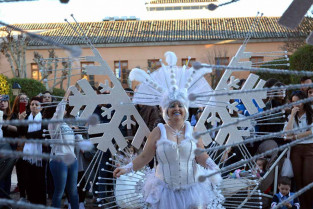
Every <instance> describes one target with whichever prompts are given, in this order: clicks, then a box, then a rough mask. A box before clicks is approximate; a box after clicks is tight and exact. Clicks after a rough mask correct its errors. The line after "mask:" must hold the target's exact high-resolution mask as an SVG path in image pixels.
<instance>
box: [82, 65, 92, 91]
mask: <svg viewBox="0 0 313 209" xmlns="http://www.w3.org/2000/svg"><path fill="white" fill-rule="evenodd" d="M87 65H94V62H81V63H80V67H81V72H82V79H86V80H87V81H89V83H90V85H91V86H95V76H94V75H87V74H86V73H85V72H83V71H85V70H86V66H87Z"/></svg>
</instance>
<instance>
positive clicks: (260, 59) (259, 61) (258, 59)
mask: <svg viewBox="0 0 313 209" xmlns="http://www.w3.org/2000/svg"><path fill="white" fill-rule="evenodd" d="M250 61H251V62H252V65H253V67H260V66H261V65H262V64H263V63H262V62H264V57H261V56H254V57H250Z"/></svg>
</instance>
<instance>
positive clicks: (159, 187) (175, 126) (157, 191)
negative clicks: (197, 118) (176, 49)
mask: <svg viewBox="0 0 313 209" xmlns="http://www.w3.org/2000/svg"><path fill="white" fill-rule="evenodd" d="M168 53H171V52H168ZM169 56H171V57H170V60H168V56H167V62H168V64H169V66H163V68H168V69H160V70H168V75H165V76H166V79H165V80H168V81H169V83H170V85H168V86H169V88H168V89H161V88H158V87H159V86H162V83H160V82H158V80H157V77H155V76H157V75H152V74H151V75H149V76H148V77H147V75H143V73H144V72H142V71H140V70H139V69H136V70H133V71H132V73H133V75H130V77H132V76H135V77H136V80H137V79H138V78H139V77H140V76H143V77H145V79H143V80H140V79H138V80H139V81H141V82H142V85H143V86H141V87H140V88H139V89H138V91H137V92H136V93H137V95H140V94H145V93H144V91H147V86H154V88H152V89H155V91H154V92H151V91H150V94H151V95H156V94H157V93H158V92H159V93H160V94H162V97H161V98H160V100H159V103H158V104H159V105H161V107H162V109H163V118H164V120H165V121H166V124H158V126H157V127H156V128H155V129H154V130H153V131H152V132H151V134H150V136H149V137H148V140H147V142H146V144H145V148H144V150H143V152H142V153H141V154H140V155H139V156H138V157H137V158H135V159H134V160H133V161H132V162H131V163H129V164H128V165H126V166H123V167H119V168H116V169H115V170H114V172H113V175H114V177H117V178H118V177H120V176H121V175H123V174H127V173H130V172H133V171H138V170H140V169H142V168H143V167H144V166H145V165H146V164H148V163H149V162H150V161H151V160H152V159H153V157H154V156H155V155H156V157H157V161H158V165H157V167H156V170H155V172H152V174H151V175H148V176H147V178H146V179H145V182H144V184H143V188H142V190H143V191H142V193H143V197H144V202H145V204H146V205H147V207H148V208H155V209H163V208H171V209H189V208H212V209H213V208H222V206H221V204H222V201H223V199H224V198H223V196H222V195H221V194H220V192H219V191H218V190H217V184H218V182H219V181H220V180H221V178H220V176H214V178H211V179H208V180H206V181H204V182H199V181H198V177H199V175H201V174H208V173H210V172H212V171H216V170H218V169H219V167H218V166H217V165H216V164H215V163H214V161H213V160H212V159H211V158H210V157H209V156H208V155H207V154H206V153H202V154H201V155H199V156H196V155H195V150H196V149H197V148H203V143H202V141H201V139H199V140H196V139H194V138H193V136H192V132H193V128H192V127H191V125H190V123H189V122H187V121H186V119H187V118H188V107H189V105H190V103H191V102H190V101H189V100H188V95H190V92H189V88H188V87H190V86H191V85H192V80H196V79H195V77H196V76H195V74H196V73H195V70H191V69H189V70H190V72H191V74H190V73H189V75H191V78H192V77H194V78H192V79H189V78H188V75H187V74H188V73H187V71H186V69H185V68H184V67H183V68H178V67H177V66H174V65H175V64H176V62H175V63H174V62H173V59H174V61H175V58H176V56H175V57H174V58H173V54H170V55H169ZM176 61H177V58H176ZM136 71H137V72H136ZM193 71H194V72H193ZM165 72H166V71H165ZM162 73H163V74H164V72H162ZM206 73H207V72H206ZM185 74H186V75H185ZM203 74H204V72H202V73H200V74H199V75H198V78H199V79H198V80H200V81H201V79H202V78H201V77H202V76H203ZM150 76H151V77H150ZM182 76H184V77H185V76H187V78H184V77H182ZM159 77H160V75H159ZM150 78H151V80H150ZM167 78H168V79H167ZM160 79H161V80H164V79H162V78H160ZM144 80H146V81H147V82H146V86H145V85H144V84H145V82H144ZM177 81H178V82H177ZM202 82H205V83H206V81H203V80H202ZM201 84H204V83H199V85H200V86H201V87H199V88H196V90H197V91H199V90H203V87H202V85H201ZM181 85H183V87H184V88H181ZM196 86H197V85H196ZM206 87H207V86H205V87H204V88H206ZM206 90H207V89H206ZM193 92H194V91H193ZM136 93H135V94H136ZM141 97H142V95H141ZM153 97H154V98H155V96H153ZM145 99H147V97H145ZM134 101H135V102H136V95H135V97H134ZM137 102H138V103H139V102H140V97H139V96H138V97H137ZM141 103H144V102H141Z"/></svg>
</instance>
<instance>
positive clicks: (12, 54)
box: [0, 29, 29, 78]
mask: <svg viewBox="0 0 313 209" xmlns="http://www.w3.org/2000/svg"><path fill="white" fill-rule="evenodd" d="M2 32H3V33H4V34H7V35H6V36H3V37H1V38H0V52H1V53H2V54H3V55H4V56H5V57H6V58H7V60H8V62H9V64H10V67H11V71H12V74H13V76H14V77H16V78H27V70H26V55H25V53H26V47H27V44H28V40H29V39H28V38H27V36H26V34H24V33H22V34H13V31H11V30H9V29H4V30H3V31H2Z"/></svg>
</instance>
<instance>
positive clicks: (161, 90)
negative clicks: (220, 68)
mask: <svg viewBox="0 0 313 209" xmlns="http://www.w3.org/2000/svg"><path fill="white" fill-rule="evenodd" d="M165 57H166V62H167V64H168V65H167V66H166V65H164V64H163V63H162V67H161V68H159V69H158V70H156V71H154V72H153V73H151V74H148V73H146V72H145V71H144V70H141V69H138V68H134V69H133V70H132V71H131V72H130V75H129V79H130V80H131V81H133V80H136V81H139V82H141V84H140V85H139V86H138V88H137V89H136V91H135V95H134V97H133V102H134V103H136V104H143V105H152V106H154V105H160V106H161V107H162V108H163V109H167V108H168V106H169V104H170V103H172V102H173V101H179V102H180V103H182V104H183V105H184V106H185V107H186V108H188V107H201V106H204V105H203V101H202V102H200V101H198V100H197V99H195V100H193V101H189V99H188V96H189V95H190V94H196V95H197V94H201V93H202V94H203V93H208V91H212V88H211V86H210V85H209V84H208V82H207V81H206V80H205V78H204V77H203V75H205V74H207V73H210V72H212V70H211V69H210V68H201V69H198V70H196V69H194V68H193V67H192V68H189V69H187V68H186V66H183V67H178V66H177V65H176V63H177V57H176V55H175V53H173V52H170V51H168V52H166V53H165Z"/></svg>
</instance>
